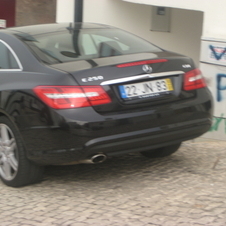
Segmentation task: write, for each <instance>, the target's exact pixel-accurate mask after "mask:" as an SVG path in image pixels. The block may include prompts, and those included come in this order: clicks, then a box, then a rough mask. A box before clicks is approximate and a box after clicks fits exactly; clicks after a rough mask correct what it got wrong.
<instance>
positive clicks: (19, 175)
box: [0, 116, 44, 187]
mask: <svg viewBox="0 0 226 226" xmlns="http://www.w3.org/2000/svg"><path fill="white" fill-rule="evenodd" d="M43 170H44V167H43V166H39V165H36V164H35V163H33V162H31V161H29V160H28V159H27V157H26V150H25V148H24V145H23V142H22V140H21V138H20V134H19V132H18V131H17V129H16V127H15V126H14V124H13V123H12V122H11V121H10V120H9V119H8V118H6V117H5V116H1V117H0V178H1V180H2V182H3V183H4V184H6V185H8V186H11V187H21V186H25V185H28V184H33V183H36V182H38V181H40V180H41V179H42V174H43Z"/></svg>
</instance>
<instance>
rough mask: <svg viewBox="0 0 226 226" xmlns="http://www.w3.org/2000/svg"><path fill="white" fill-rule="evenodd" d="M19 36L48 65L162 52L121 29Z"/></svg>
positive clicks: (81, 30)
mask: <svg viewBox="0 0 226 226" xmlns="http://www.w3.org/2000/svg"><path fill="white" fill-rule="evenodd" d="M20 39H21V40H22V41H24V42H25V43H26V44H27V45H28V46H29V47H30V48H31V49H32V50H33V51H34V53H35V54H36V55H37V56H38V58H40V59H41V60H42V61H43V62H45V63H47V64H56V63H64V62H69V61H77V60H91V59H96V58H103V57H111V56H118V55H128V54H134V53H141V52H161V51H162V50H161V49H159V48H158V47H156V46H154V45H152V44H150V43H149V42H147V41H145V40H143V39H141V38H139V37H137V36H134V35H132V34H130V33H127V32H125V31H122V30H119V29H80V30H68V31H67V30H66V31H64V32H56V33H49V34H45V35H43V34H42V35H36V36H34V37H32V36H26V35H24V36H23V37H22V36H20Z"/></svg>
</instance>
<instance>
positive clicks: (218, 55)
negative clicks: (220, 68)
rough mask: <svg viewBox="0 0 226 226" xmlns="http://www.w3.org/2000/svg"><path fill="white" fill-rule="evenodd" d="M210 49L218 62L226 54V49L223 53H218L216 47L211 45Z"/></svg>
mask: <svg viewBox="0 0 226 226" xmlns="http://www.w3.org/2000/svg"><path fill="white" fill-rule="evenodd" d="M209 47H210V49H211V51H212V52H213V55H214V57H215V58H216V60H220V59H221V58H222V57H223V56H224V54H225V53H226V47H225V48H224V50H223V51H222V52H221V53H217V52H216V51H215V49H214V46H212V45H210V46H209Z"/></svg>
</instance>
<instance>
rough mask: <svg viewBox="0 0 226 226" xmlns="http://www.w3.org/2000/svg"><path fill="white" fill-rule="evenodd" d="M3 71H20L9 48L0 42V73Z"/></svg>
mask: <svg viewBox="0 0 226 226" xmlns="http://www.w3.org/2000/svg"><path fill="white" fill-rule="evenodd" d="M2 69H20V67H19V65H18V63H17V61H16V59H15V57H14V56H13V54H12V53H11V51H10V50H9V48H8V47H7V46H6V45H5V44H4V43H3V42H1V40H0V71H1V70H2Z"/></svg>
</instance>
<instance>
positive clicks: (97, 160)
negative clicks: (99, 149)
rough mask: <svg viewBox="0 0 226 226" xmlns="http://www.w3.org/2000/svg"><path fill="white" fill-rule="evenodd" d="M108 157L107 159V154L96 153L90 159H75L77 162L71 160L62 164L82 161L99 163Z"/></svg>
mask: <svg viewBox="0 0 226 226" xmlns="http://www.w3.org/2000/svg"><path fill="white" fill-rule="evenodd" d="M106 159H107V156H106V155H104V154H96V155H93V156H92V157H91V158H89V159H83V160H79V161H75V162H69V163H66V164H62V165H75V164H80V163H85V164H97V163H102V162H104V161H105V160H106Z"/></svg>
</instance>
